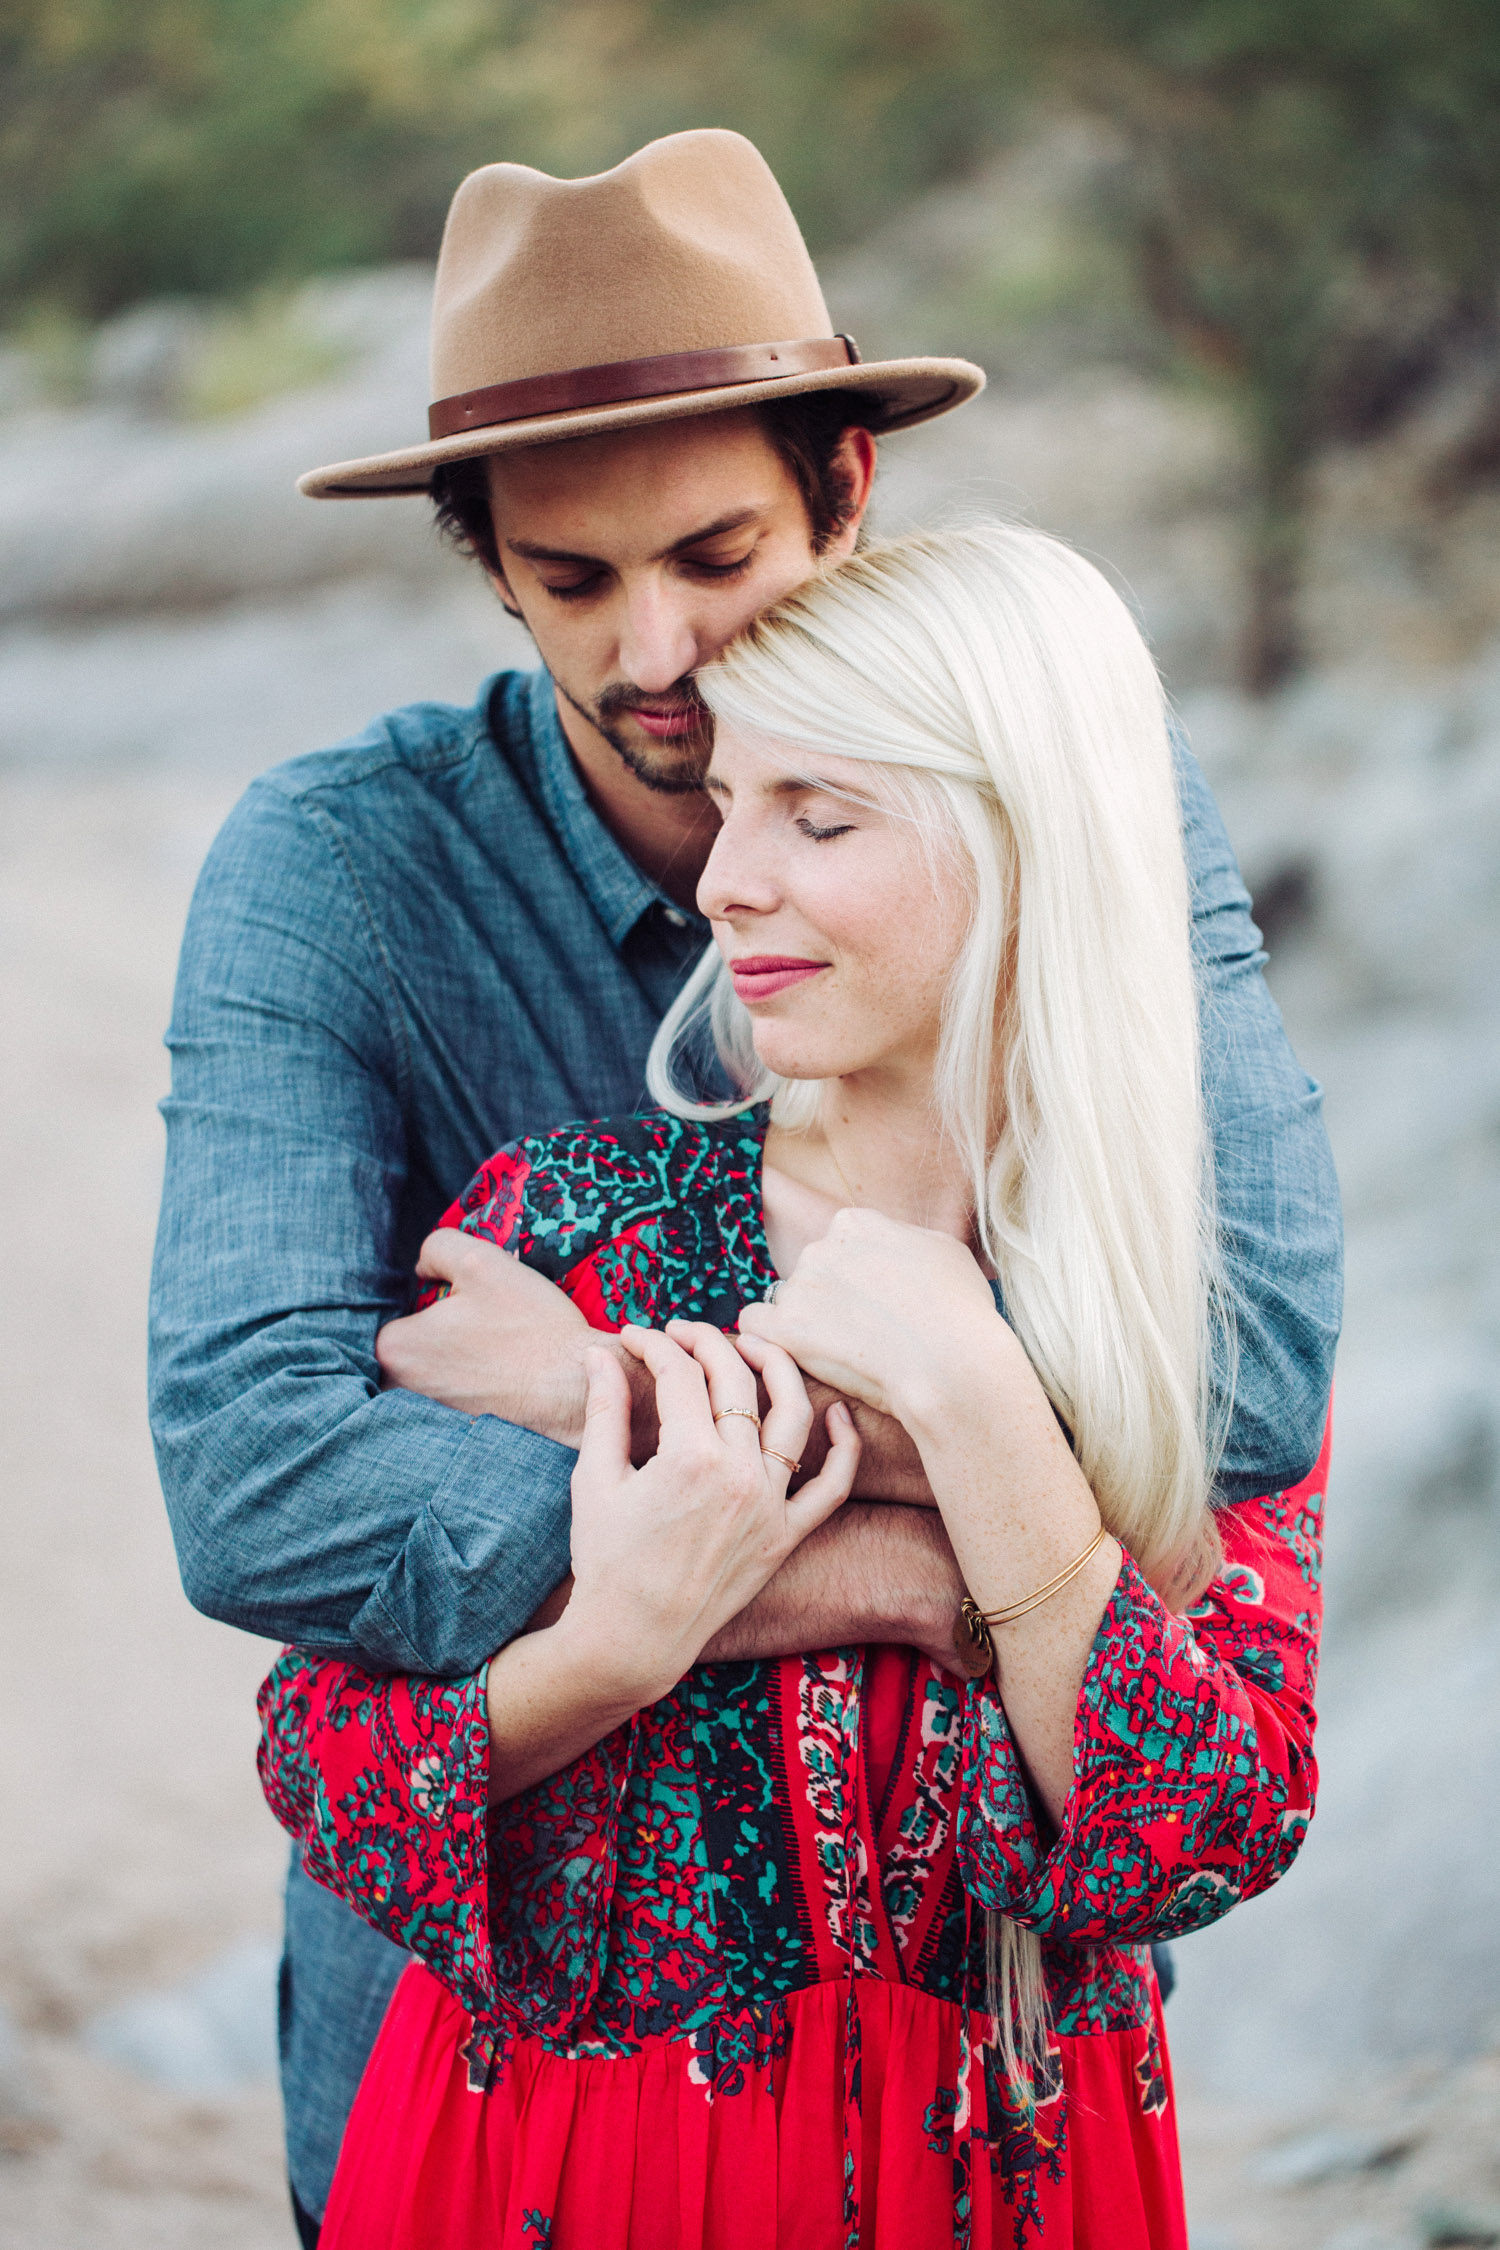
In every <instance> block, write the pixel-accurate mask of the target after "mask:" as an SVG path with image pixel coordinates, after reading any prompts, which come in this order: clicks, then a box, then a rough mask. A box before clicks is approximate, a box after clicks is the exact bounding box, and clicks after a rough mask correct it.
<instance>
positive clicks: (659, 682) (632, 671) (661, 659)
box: [620, 581, 703, 695]
mask: <svg viewBox="0 0 1500 2250" xmlns="http://www.w3.org/2000/svg"><path fill="white" fill-rule="evenodd" d="M702 660H703V659H702V656H701V654H700V651H699V647H698V635H697V633H696V632H695V631H694V629H693V624H692V620H691V618H690V617H689V615H688V610H687V604H686V602H685V601H683V600H681V599H674V596H673V590H672V589H671V588H670V587H666V586H663V585H661V584H660V583H652V582H650V581H647V582H646V583H644V584H642V585H640V586H635V587H632V588H631V589H630V590H629V592H628V594H627V596H626V602H625V617H624V622H623V624H622V626H621V629H620V670H621V671H622V672H623V673H624V675H625V677H626V679H627V680H629V682H630V684H631V686H632V687H638V688H640V689H641V690H642V692H643V693H644V694H646V695H665V694H666V693H667V692H668V690H669V689H671V688H674V687H675V686H676V685H677V682H678V681H679V680H681V679H685V678H686V677H687V675H688V673H689V672H691V671H693V670H694V669H695V668H696V666H697V665H698V664H699V663H700V662H701V661H702Z"/></svg>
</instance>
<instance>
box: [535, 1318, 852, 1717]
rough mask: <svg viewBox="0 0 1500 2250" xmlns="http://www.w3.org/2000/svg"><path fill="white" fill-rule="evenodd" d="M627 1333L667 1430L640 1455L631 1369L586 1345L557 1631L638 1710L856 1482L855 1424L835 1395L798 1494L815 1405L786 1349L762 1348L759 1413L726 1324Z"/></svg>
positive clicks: (748, 1372)
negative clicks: (584, 1399) (565, 1592)
mask: <svg viewBox="0 0 1500 2250" xmlns="http://www.w3.org/2000/svg"><path fill="white" fill-rule="evenodd" d="M620 1341H621V1342H622V1344H623V1345H624V1347H625V1349H626V1351H627V1352H629V1353H630V1354H632V1356H633V1357H635V1358H636V1359H639V1360H640V1361H642V1362H643V1364H644V1365H645V1366H646V1367H647V1369H649V1371H650V1373H651V1375H652V1377H653V1378H654V1380H655V1384H656V1409H657V1414H658V1417H659V1420H660V1427H661V1437H660V1442H659V1444H658V1447H657V1450H656V1453H655V1455H654V1456H653V1458H652V1459H651V1460H649V1461H648V1462H647V1463H646V1465H645V1467H644V1468H641V1469H635V1468H632V1466H631V1462H630V1387H629V1384H628V1383H627V1381H626V1378H625V1375H624V1372H623V1370H622V1369H621V1367H620V1366H619V1364H618V1362H617V1361H615V1360H613V1359H612V1358H610V1357H609V1355H608V1354H607V1353H605V1352H603V1351H598V1352H592V1353H590V1355H589V1360H588V1375H589V1398H588V1410H587V1415H586V1418H585V1422H584V1432H583V1442H582V1445H581V1446H580V1448H579V1454H578V1466H577V1468H576V1469H575V1471H574V1473H573V1577H574V1586H573V1593H572V1598H571V1600H570V1601H569V1603H568V1606H567V1609H566V1610H565V1612H564V1613H563V1617H562V1619H561V1620H560V1621H559V1623H558V1624H557V1625H556V1626H554V1627H552V1628H551V1630H552V1631H553V1632H554V1633H561V1634H565V1635H566V1637H567V1638H568V1640H569V1642H570V1643H571V1644H572V1645H573V1646H574V1648H575V1650H577V1652H578V1654H579V1657H580V1660H581V1661H582V1662H584V1663H585V1664H587V1665H588V1666H590V1667H591V1668H593V1669H594V1670H595V1674H596V1677H600V1676H602V1677H603V1678H605V1679H608V1680H609V1681H610V1683H611V1685H612V1687H613V1689H614V1691H615V1692H616V1693H618V1694H619V1695H620V1697H621V1698H622V1700H627V1701H630V1702H631V1703H632V1706H633V1707H634V1708H636V1709H642V1708H644V1707H645V1706H646V1705H647V1704H648V1703H654V1702H655V1701H657V1699H658V1698H659V1697H661V1696H663V1695H665V1694H666V1693H667V1692H668V1691H669V1690H670V1689H671V1688H672V1687H673V1686H675V1684H676V1682H677V1681H678V1680H679V1679H681V1678H682V1676H683V1674H684V1673H685V1672H687V1671H689V1670H690V1669H691V1667H692V1666H693V1664H694V1663H695V1662H696V1661H697V1659H698V1656H699V1654H700V1652H701V1651H702V1649H703V1648H704V1647H705V1646H706V1644H707V1643H708V1642H709V1641H710V1640H711V1639H712V1638H713V1636H714V1635H715V1634H716V1633H717V1632H718V1631H719V1630H720V1629H721V1628H722V1627H723V1626H725V1625H727V1624H728V1622H729V1620H730V1619H731V1618H732V1617H736V1616H738V1615H739V1613H740V1611H741V1610H743V1609H744V1608H745V1607H746V1605H747V1604H748V1603H749V1602H751V1601H752V1600H753V1599H754V1597H755V1596H756V1595H757V1594H758V1593H759V1592H760V1590H761V1588H762V1587H763V1586H764V1585H765V1584H766V1582H767V1581H768V1580H769V1579H770V1578H772V1577H773V1576H774V1575H775V1573H776V1571H777V1570H778V1569H779V1568H780V1567H781V1564H782V1563H783V1562H784V1561H785V1559H786V1557H787V1556H788V1555H789V1554H790V1553H791V1551H792V1549H793V1548H794V1547H796V1546H797V1545H798V1544H799V1543H800V1541H802V1540H803V1539H805V1538H806V1537H807V1534H808V1533H809V1532H810V1531H813V1530H815V1529H816V1528H817V1526H818V1525H819V1524H820V1523H823V1522H825V1521H826V1520H827V1518H828V1517H829V1516H831V1515H832V1514H833V1512H834V1510H835V1509H836V1508H837V1507H838V1506H839V1504H840V1502H841V1501H843V1500H844V1499H845V1498H846V1497H847V1496H848V1493H849V1490H850V1487H851V1486H852V1484H853V1482H854V1472H855V1468H856V1467H857V1465H858V1461H859V1438H858V1435H857V1434H856V1431H855V1428H854V1423H853V1419H852V1417H851V1416H850V1414H849V1411H848V1409H847V1407H845V1406H842V1405H837V1404H836V1405H834V1406H831V1407H830V1408H829V1409H828V1413H827V1417H826V1422H827V1429H828V1440H829V1448H828V1456H827V1459H826V1460H825V1461H824V1463H823V1466H822V1468H821V1469H820V1470H819V1472H818V1474H817V1476H815V1477H814V1478H813V1479H812V1480H811V1482H810V1483H808V1484H805V1485H804V1486H803V1487H802V1489H801V1491H800V1492H798V1493H797V1494H796V1496H795V1497H794V1498H792V1499H788V1497H787V1486H788V1484H789V1483H790V1481H791V1475H792V1471H791V1469H790V1468H789V1467H788V1466H787V1462H795V1461H797V1460H799V1459H800V1457H801V1453H802V1449H803V1447H804V1445H805V1444H806V1442H807V1438H808V1435H809V1432H810V1431H811V1428H812V1419H813V1412H812V1407H811V1404H810V1403H809V1400H808V1396H807V1391H806V1388H805V1386H804V1384H803V1381H802V1377H801V1375H800V1374H799V1373H798V1371H797V1369H796V1367H795V1366H794V1364H793V1363H792V1361H791V1359H790V1358H789V1357H788V1356H787V1354H786V1353H785V1352H784V1351H781V1350H779V1349H774V1348H767V1349H766V1350H765V1351H764V1352H757V1353H756V1359H757V1362H758V1368H759V1373H760V1377H761V1380H762V1381H763V1382H764V1384H765V1387H766V1391H767V1394H768V1397H769V1399H770V1406H769V1410H768V1412H767V1414H766V1416H765V1420H764V1422H763V1423H762V1425H761V1426H760V1427H759V1428H757V1427H756V1421H755V1416H756V1412H757V1406H756V1398H757V1392H756V1378H755V1371H753V1370H752V1369H751V1367H750V1366H748V1365H747V1364H746V1361H745V1360H744V1359H743V1358H742V1357H741V1355H740V1353H739V1352H738V1351H737V1350H736V1349H735V1346H734V1344H733V1343H732V1342H731V1341H730V1340H729V1339H728V1338H727V1337H725V1336H723V1335H721V1334H720V1332H719V1331H718V1329H716V1328H712V1327H709V1326H707V1325H705V1324H703V1323H701V1322H697V1321H681V1320H679V1321H672V1322H670V1323H669V1324H668V1327H667V1330H666V1332H665V1333H663V1334H659V1333H657V1332H656V1331H655V1330H653V1329H646V1328H626V1329H624V1330H622V1332H621V1337H620ZM716 1415H717V1416H718V1417H719V1419H718V1420H717V1421H716V1420H715V1416H716ZM776 1454H783V1455H785V1456H786V1460H785V1461H782V1460H778V1459H776V1458H775V1455H776Z"/></svg>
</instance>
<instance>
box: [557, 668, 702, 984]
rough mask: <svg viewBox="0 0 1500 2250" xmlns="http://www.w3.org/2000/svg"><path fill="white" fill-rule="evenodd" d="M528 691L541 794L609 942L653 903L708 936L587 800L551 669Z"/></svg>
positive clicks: (675, 923) (681, 925) (617, 940)
mask: <svg viewBox="0 0 1500 2250" xmlns="http://www.w3.org/2000/svg"><path fill="white" fill-rule="evenodd" d="M530 694H531V702H530V719H531V739H532V743H533V746H534V748H535V752H536V771H537V779H538V782H539V783H540V786H541V792H542V797H543V799H544V801H545V803H546V807H547V810H548V812H549V814H550V815H551V817H552V820H553V822H554V824H555V825H556V828H557V832H558V835H559V836H560V837H561V838H562V844H563V849H564V850H565V851H566V853H567V855H568V858H569V859H570V860H571V861H572V864H573V868H574V871H575V873H576V874H577V876H578V879H579V881H580V882H581V883H582V885H583V887H584V889H585V891H587V893H588V896H589V902H590V904H591V905H592V906H593V908H594V911H595V913H596V914H597V915H598V916H599V919H600V921H601V922H602V923H603V924H604V927H605V929H606V930H607V931H608V933H609V937H610V941H611V943H612V944H614V945H616V946H620V945H623V944H624V942H625V940H626V938H627V937H628V936H629V935H630V933H631V931H632V930H633V929H634V928H635V926H636V924H637V922H639V921H640V919H641V917H642V915H643V914H649V913H650V911H651V909H652V908H653V907H655V906H659V907H660V908H661V909H662V910H663V912H664V913H665V915H666V918H667V920H668V921H669V922H670V923H671V925H672V927H673V928H674V929H687V928H692V929H696V930H699V931H701V932H702V934H703V936H704V937H705V938H706V937H707V936H708V924H707V922H706V921H704V919H703V917H702V916H701V915H700V914H694V913H691V912H689V911H688V910H687V909H686V908H684V907H681V906H679V905H678V904H677V902H676V900H675V899H673V898H670V897H669V896H668V894H667V893H666V892H665V891H664V890H662V889H661V888H660V887H659V885H657V884H655V883H653V882H652V881H651V879H650V877H649V876H647V875H645V874H643V873H642V871H641V869H640V868H639V867H637V865H636V863H635V861H634V860H633V859H632V858H631V857H630V854H629V853H628V852H627V851H625V850H624V849H623V848H622V846H621V845H620V844H618V843H617V842H616V841H615V839H614V837H613V836H612V835H611V834H610V832H609V830H608V829H607V828H606V827H605V825H604V823H603V821H602V820H601V819H600V818H599V815H598V814H597V813H596V812H595V810H594V808H593V806H592V805H591V804H590V803H589V800H588V792H587V791H586V789H585V788H584V786H583V778H582V776H581V775H580V773H579V771H578V766H577V762H576V760H575V759H574V756H573V753H572V751H571V750H570V749H569V748H568V738H567V736H566V735H565V734H564V733H563V730H562V724H561V722H560V720H559V719H558V716H557V690H556V688H555V687H554V686H553V683H552V676H551V674H550V673H549V672H547V671H545V670H544V671H539V672H533V673H532V675H531V690H530Z"/></svg>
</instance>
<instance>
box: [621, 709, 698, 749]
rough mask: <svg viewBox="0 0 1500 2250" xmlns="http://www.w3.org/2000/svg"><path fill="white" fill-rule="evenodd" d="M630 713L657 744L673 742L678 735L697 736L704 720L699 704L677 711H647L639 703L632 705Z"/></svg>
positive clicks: (644, 732)
mask: <svg viewBox="0 0 1500 2250" xmlns="http://www.w3.org/2000/svg"><path fill="white" fill-rule="evenodd" d="M629 711H630V716H631V717H632V719H634V721H635V723H636V725H637V726H638V727H639V728H640V729H641V731H642V733H643V734H649V735H650V736H651V737H652V739H653V741H656V742H671V741H673V740H674V739H675V738H676V737H677V736H678V735H683V734H695V733H696V732H697V731H698V728H699V726H700V725H701V723H702V719H703V710H702V706H701V705H700V704H697V703H688V704H684V705H680V706H679V707H678V709H677V710H675V711H645V710H643V709H642V708H641V706H640V705H639V704H638V703H632V704H631V705H629Z"/></svg>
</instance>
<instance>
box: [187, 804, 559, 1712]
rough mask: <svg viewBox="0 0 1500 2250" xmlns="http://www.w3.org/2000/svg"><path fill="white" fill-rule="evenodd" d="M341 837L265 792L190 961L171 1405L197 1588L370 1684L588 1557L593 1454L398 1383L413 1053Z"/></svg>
mask: <svg viewBox="0 0 1500 2250" xmlns="http://www.w3.org/2000/svg"><path fill="white" fill-rule="evenodd" d="M395 973H396V972H395V969H394V968H393V966H392V965H391V964H390V963H388V962H387V961H386V960H385V959H384V957H383V954H382V950H381V946H380V943H379V940H378V937H377V935H376V933H375V931H374V929H373V927H372V925H371V922H370V920H369V918H368V916H367V915H366V913H365V912H364V910H363V904H362V900H361V897H360V891H359V885H358V881H357V879H356V877H355V874H354V872H353V870H352V869H351V868H350V867H349V866H348V865H347V864H346V862H345V860H344V858H343V856H342V854H341V851H340V847H339V839H338V835H337V831H336V830H335V829H334V828H333V827H332V826H331V824H328V823H326V822H320V820H319V817H318V814H317V811H316V809H315V808H309V807H308V806H307V805H306V804H304V803H301V802H298V801H295V800H294V799H292V798H290V797H288V796H287V795H285V794H284V793H282V792H281V791H280V790H278V789H277V787H276V786H275V783H274V779H272V780H269V781H263V782H261V783H258V784H257V785H255V787H253V788H252V789H251V790H250V792H249V793H248V794H247V796H246V797H245V798H244V799H243V800H242V802H241V804H240V806H239V807H238V809H237V811H236V812H235V813H234V814H233V815H232V816H231V818H230V820H229V822H228V823H227V824H226V826H225V828H224V830H223V831H222V833H221V835H220V837H219V839H218V841H217V843H216V844H215V846H214V848H213V851H212V852H211V854H210V856H209V859H208V861H207V864H206V865H205V868H204V871H203V874H202V876H201V878H200V881H199V884H198V889H197V892H196V894H195V897H194V901H193V905H192V909H191V913H190V916H189V921H188V927H187V932H186V936H185V939H184V944H183V951H182V959H181V966H180V969H179V975H178V984H177V992H176V998H175V1002H174V1007H173V1017H172V1024H171V1029H170V1032H169V1035H168V1045H169V1046H170V1048H171V1051H172V1066H173V1067H172V1091H171V1095H170V1097H169V1099H168V1100H167V1101H166V1102H165V1103H164V1105H163V1109H164V1114H165V1117H166V1122H167V1164H166V1175H165V1181H164V1187H163V1198H162V1214H161V1222H160V1227H159V1231H158V1237H157V1248H156V1261H155V1268H154V1272H153V1277H152V1299H151V1355H150V1380H151V1416H152V1428H153V1434H154V1436H155V1441H156V1448H157V1460H158V1465H159V1468H160V1472H161V1479H162V1486H163V1490H164V1492H165V1495H166V1500H167V1506H168V1510H169V1513H170V1516H171V1521H172V1528H173V1533H174V1537H175V1539H176V1543H177V1553H178V1559H179V1564H180V1567H181V1570H182V1577H183V1583H184V1586H185V1588H186V1591H187V1593H188V1597H189V1599H190V1600H191V1601H192V1602H193V1603H194V1605H195V1606H196V1607H197V1608H199V1609H201V1610H203V1611H205V1612H206V1613H207V1614H208V1615H210V1616H213V1617H218V1618H222V1619H224V1620H226V1621H227V1622H228V1623H231V1624H234V1625H238V1626H241V1627H243V1628H244V1629H245V1630H247V1631H251V1632H256V1633H263V1634H266V1635H268V1636H270V1637H273V1638H276V1639H280V1640H297V1641H301V1642H305V1643H309V1644H311V1645H312V1646H315V1647H318V1648H322V1649H326V1650H331V1651H334V1652H338V1653H345V1652H347V1653H349V1654H351V1655H353V1656H356V1657H357V1658H358V1659H359V1660H360V1661H362V1662H364V1663H367V1664H370V1665H372V1666H374V1667H377V1668H388V1669H391V1670H405V1671H419V1672H430V1673H437V1674H458V1673H463V1672H470V1671H472V1670H473V1669H474V1668H475V1667H476V1665H478V1664H480V1663H482V1662H483V1661H484V1659H485V1658H486V1657H488V1656H489V1655H491V1654H492V1653H493V1652H494V1650H495V1649H496V1648H497V1647H499V1646H501V1645H502V1644H503V1643H504V1642H505V1641H507V1640H509V1639H510V1638H512V1637H513V1636H514V1634H515V1633H516V1632H518V1631H519V1630H520V1628H521V1627H522V1625H523V1624H524V1623H525V1622H526V1620H527V1618H528V1617H529V1616H530V1615H531V1613H532V1612H533V1610H534V1609H535V1608H536V1606H537V1604H538V1603H539V1602H540V1601H541V1600H542V1599H543V1598H544V1597H545V1595H546V1594H547V1593H548V1592H549V1591H550V1590H551V1588H552V1587H553V1586H554V1585H556V1583H557V1582H558V1580H559V1579H560V1578H561V1577H562V1576H563V1575H564V1574H565V1572H566V1570H567V1567H568V1516H569V1479H570V1476H571V1473H572V1468H573V1461H574V1456H573V1454H572V1453H571V1452H569V1451H568V1450H567V1449H566V1448H564V1447H561V1446H558V1445H554V1444H553V1443H551V1442H550V1441H549V1440H548V1439H546V1438H543V1437H539V1436H537V1435H535V1434H534V1433H533V1432H531V1431H528V1430H522V1429H518V1428H516V1427H514V1426H513V1425H511V1424H509V1423H505V1422H501V1421H498V1420H497V1419H495V1418H494V1417H491V1416H480V1417H477V1418H476V1417H470V1416H467V1415H463V1414H459V1413H455V1412H453V1411H452V1410H450V1409H449V1408H447V1407H444V1406H440V1405H438V1404H436V1403H435V1402H434V1401H432V1400H430V1399H425V1398H422V1397H419V1396H417V1395H416V1394H414V1393H412V1392H407V1391H395V1390H393V1391H382V1390H381V1388H380V1371H379V1367H378V1364H377V1362H376V1358H375V1337H376V1331H377V1329H378V1327H379V1325H380V1323H381V1322H382V1321H383V1320H386V1319H389V1318H390V1317H391V1316H392V1315H393V1314H395V1313H398V1312H401V1311H403V1310H404V1309H405V1308H406V1303H407V1296H408V1290H409V1264H410V1250H409V1248H407V1247H405V1246H403V1244H402V1243H401V1242H400V1241H399V1239H398V1227H399V1223H400V1212H401V1209H402V1198H403V1191H404V1190H405V1188H406V1185H407V1168H408V1149H407V1140H406V1130H405V1125H404V1122H403V1119H404V1116H405V1114H406V1096H407V1092H408V1087H407V1083H406V1081H407V1077H408V1074H409V1070H410V1061H409V1057H408V1055H407V1054H406V1052H405V1048H404V1042H403V1034H402V1019H401V1013H400V1009H399V1008H398V1007H397V1006H396V1005H395V1004H394V998H393V993H392V990H391V983H392V979H393V978H394V976H395Z"/></svg>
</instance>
